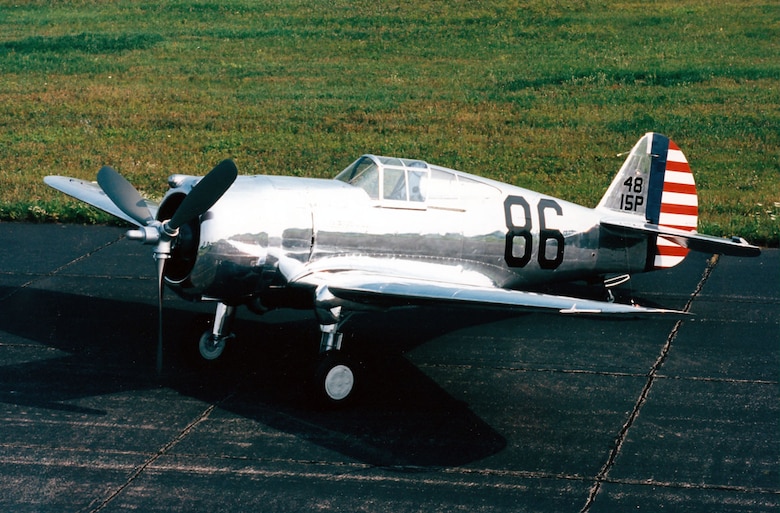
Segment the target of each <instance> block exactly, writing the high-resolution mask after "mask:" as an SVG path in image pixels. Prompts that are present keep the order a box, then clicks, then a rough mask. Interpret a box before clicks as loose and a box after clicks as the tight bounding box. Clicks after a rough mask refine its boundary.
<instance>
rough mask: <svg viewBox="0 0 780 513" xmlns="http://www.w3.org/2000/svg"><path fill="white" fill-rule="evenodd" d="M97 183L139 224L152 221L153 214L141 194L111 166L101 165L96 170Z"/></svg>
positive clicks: (142, 224)
mask: <svg viewBox="0 0 780 513" xmlns="http://www.w3.org/2000/svg"><path fill="white" fill-rule="evenodd" d="M97 181H98V184H100V188H101V189H103V192H105V193H106V196H108V197H109V198H110V199H111V201H113V202H114V204H115V205H116V206H117V207H119V210H121V211H122V212H124V213H125V214H127V215H128V216H130V217H131V218H133V219H134V220H135V221H136V222H137V223H138V225H139V226H146V225H147V224H149V223H150V222H152V221H154V216H152V212H151V211H150V210H149V207H147V206H146V202H144V199H143V198H142V197H141V194H140V193H139V192H138V191H137V190H136V188H135V187H133V185H132V184H131V183H130V182H128V181H127V180H126V179H125V177H123V176H122V175H120V174H119V173H117V172H116V171H115V170H114V169H113V168H112V167H109V166H103V167H102V168H100V171H98V175H97Z"/></svg>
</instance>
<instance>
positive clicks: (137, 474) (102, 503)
mask: <svg viewBox="0 0 780 513" xmlns="http://www.w3.org/2000/svg"><path fill="white" fill-rule="evenodd" d="M233 395H234V393H232V392H231V393H230V394H228V395H227V396H225V397H223V398H222V399H220V400H219V401H217V402H215V403H213V404H211V405H209V407H208V408H206V409H205V410H203V412H201V414H200V415H198V416H197V417H196V418H195V419H194V420H193V421H192V422H190V423H189V424H187V425H186V426H185V427H184V429H182V430H181V431H180V432H179V434H177V435H176V436H175V437H173V438H172V439H171V440H169V441H168V443H166V444H165V445H163V446H162V447H161V448H160V449H159V450H158V451H157V452H156V453H154V454H153V455H151V456H150V457H149V458H148V459H147V460H146V461H145V462H143V463H142V464H141V465H139V466H138V467H136V468H135V470H133V472H132V473H131V474H130V477H128V478H127V481H125V482H124V483H123V484H122V485H120V486H119V487H118V488H117V489H116V490H114V491H113V492H111V493H110V494H109V495H108V497H106V498H105V499H103V500H102V501H100V504H98V505H97V506H94V507H93V506H92V505H93V504H95V502H96V501H93V502H92V504H90V505H89V506H88V508H87V509H86V510H82V511H88V512H89V513H97V512H98V511H101V510H102V509H104V508H105V507H106V506H108V505H109V504H110V503H111V502H112V501H113V500H114V499H116V498H117V497H118V496H119V495H120V494H121V493H122V492H123V491H125V490H126V489H127V487H129V486H130V485H132V484H133V483H134V482H135V480H136V479H138V477H140V475H141V474H143V473H144V471H145V470H146V469H147V468H149V467H150V466H151V465H153V464H154V463H155V462H157V460H159V459H160V458H161V457H163V456H165V455H166V454H168V453H169V452H170V451H171V449H173V448H174V447H176V445H178V444H179V442H181V441H182V440H184V439H185V438H187V436H188V435H189V434H190V433H191V432H192V431H193V430H194V429H195V428H196V427H197V426H198V425H199V424H201V423H202V422H203V421H205V420H206V419H207V418H208V417H209V415H211V412H213V411H214V409H215V408H217V407H218V406H219V405H220V404H222V403H224V402H225V401H227V400H228V399H230V398H231V397H232V396H233Z"/></svg>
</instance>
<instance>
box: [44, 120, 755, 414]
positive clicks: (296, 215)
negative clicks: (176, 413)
mask: <svg viewBox="0 0 780 513" xmlns="http://www.w3.org/2000/svg"><path fill="white" fill-rule="evenodd" d="M44 181H45V183H46V184H48V185H49V186H51V187H53V188H55V189H57V190H59V191H61V192H64V193H66V194H68V195H70V196H73V197H75V198H77V199H79V200H81V201H84V202H86V203H88V204H90V205H93V206H95V207H97V208H99V209H101V210H103V211H105V212H107V213H109V214H112V215H114V216H116V217H118V218H120V219H123V220H125V221H128V222H130V223H132V224H134V225H136V228H135V229H131V230H130V231H128V232H127V238H128V239H132V240H137V241H141V242H143V243H145V244H149V245H152V246H154V251H153V254H154V257H155V260H156V262H157V276H158V292H159V293H158V297H159V301H158V304H159V314H160V315H159V317H160V321H159V322H160V324H159V333H158V343H157V371H158V373H160V372H161V371H162V352H163V337H162V311H163V310H162V302H163V299H162V298H163V287H164V285H167V286H168V287H169V288H170V289H172V290H173V291H175V292H176V293H177V294H178V295H179V296H181V297H182V298H185V299H187V300H193V301H210V302H214V303H216V313H215V317H214V322H213V325H212V328H211V329H210V330H207V331H205V332H204V333H203V335H202V336H201V337H200V339H199V341H198V346H199V352H200V354H201V356H202V357H203V358H205V359H206V360H214V359H216V358H218V357H219V356H220V355H221V354H222V352H223V350H224V348H225V345H226V343H227V342H228V341H229V340H230V339H231V338H232V337H233V333H232V331H231V329H232V328H231V326H232V324H233V320H234V318H235V315H236V309H237V308H238V307H239V306H241V305H246V306H247V307H248V308H249V309H250V310H251V311H253V312H255V313H260V314H262V313H264V312H266V311H268V310H271V309H276V308H306V309H313V311H314V314H315V316H316V319H317V322H318V323H319V326H320V331H321V341H320V346H319V353H320V355H319V364H318V367H317V371H316V372H315V379H314V383H315V386H316V390H315V393H316V394H317V395H318V396H319V397H320V398H321V399H322V400H323V401H325V402H326V403H329V404H332V405H340V404H344V403H346V402H348V401H349V400H350V399H351V398H352V397H354V395H355V394H354V390H355V385H356V368H355V365H354V364H353V363H352V362H351V360H350V359H349V358H348V354H346V352H345V351H344V350H343V349H342V340H343V327H344V324H345V322H346V321H347V319H348V318H349V317H350V315H351V314H353V313H355V312H358V311H366V310H369V311H371V310H380V311H381V310H383V309H389V308H392V307H398V306H403V307H405V306H410V305H411V306H415V305H445V306H447V305H452V306H457V305H462V306H480V307H495V308H502V309H509V310H518V311H545V312H551V313H557V314H562V315H580V314H582V315H618V316H629V317H632V316H643V315H656V314H674V315H683V314H685V312H680V311H675V310H668V309H663V308H655V307H643V306H639V305H636V304H619V303H616V302H614V296H613V295H612V293H611V291H610V289H611V288H612V287H615V286H616V285H619V284H621V283H624V282H625V281H627V280H628V279H630V276H631V275H632V274H636V273H643V272H648V271H656V270H661V269H668V268H670V267H673V266H675V265H677V264H679V263H680V262H681V261H682V260H683V259H684V258H685V256H686V255H687V254H688V252H689V251H691V250H692V251H701V252H705V253H717V254H724V255H735V256H743V257H752V256H757V255H759V254H760V249H759V248H758V247H756V246H753V245H750V244H749V243H747V241H745V240H744V239H741V238H738V237H733V238H731V239H723V238H719V237H712V236H708V235H702V234H699V233H697V231H696V228H697V220H698V199H697V192H696V185H695V182H694V178H693V174H692V172H691V169H690V166H689V164H688V161H687V159H686V158H685V155H684V154H683V153H682V151H681V150H680V148H679V147H678V146H677V145H676V144H675V143H674V142H673V141H671V140H670V139H669V138H668V137H666V136H664V135H661V134H658V133H653V132H649V133H647V134H645V135H644V136H643V137H641V138H640V139H639V141H638V142H637V143H636V145H635V146H634V147H633V149H632V150H631V151H630V152H629V154H628V157H627V158H626V160H625V162H624V163H623V165H622V166H621V167H620V169H619V171H618V173H617V175H616V176H615V178H614V179H613V181H612V183H611V185H610V186H609V188H608V189H607V191H606V193H605V194H604V197H603V198H602V199H601V201H600V202H599V203H598V205H597V206H596V207H595V208H588V207H585V206H581V205H577V204H574V203H570V202H567V201H564V200H561V199H558V198H554V197H552V196H548V195H545V194H540V193H538V192H534V191H531V190H527V189H523V188H520V187H517V186H514V185H509V184H505V183H501V182H497V181H494V180H490V179H487V178H482V177H479V176H475V175H471V174H467V173H463V172H460V171H456V170H454V169H449V168H446V167H441V166H436V165H432V164H429V163H427V162H425V161H422V160H416V159H404V158H394V157H384V156H377V155H363V156H361V157H359V158H358V159H357V160H356V161H354V162H353V163H351V164H350V165H349V166H347V167H346V168H345V169H344V170H343V171H341V172H340V173H339V174H338V175H336V177H335V178H334V179H321V178H300V177H288V176H268V175H257V176H238V171H237V168H236V165H235V164H234V163H233V161H231V160H224V161H222V162H221V163H219V164H218V165H217V166H216V167H215V168H214V169H212V170H211V172H209V173H208V174H207V175H206V176H204V177H202V178H201V177H198V176H190V175H183V174H174V175H172V176H170V177H169V179H168V184H169V187H170V189H169V191H168V192H167V193H166V194H165V196H164V197H163V199H162V201H161V202H159V204H157V203H154V202H152V201H149V200H146V199H144V198H143V197H142V196H141V194H140V193H139V192H138V191H137V190H136V189H135V188H134V187H133V186H132V185H131V184H130V183H129V182H128V181H127V180H126V179H125V178H124V177H122V176H121V175H120V174H119V173H118V172H117V171H115V170H114V169H113V168H111V167H108V166H104V167H103V168H101V169H100V171H99V172H98V174H97V183H94V182H86V181H82V180H79V179H75V178H68V177H63V176H48V177H46V178H45V179H44ZM583 280H584V281H586V282H588V283H591V284H592V283H597V284H600V286H602V287H603V288H604V290H605V291H606V296H607V297H606V298H605V300H603V301H600V300H593V299H582V298H576V297H567V296H560V295H554V294H549V293H547V294H544V293H538V292H533V291H531V289H533V288H534V287H538V286H540V285H544V284H550V283H560V282H574V281H583Z"/></svg>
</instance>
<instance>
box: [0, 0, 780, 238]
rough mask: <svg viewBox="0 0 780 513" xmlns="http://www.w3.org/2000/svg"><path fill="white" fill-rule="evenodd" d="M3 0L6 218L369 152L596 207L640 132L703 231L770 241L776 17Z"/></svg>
mask: <svg viewBox="0 0 780 513" xmlns="http://www.w3.org/2000/svg"><path fill="white" fill-rule="evenodd" d="M397 4H398V5H393V6H390V5H388V6H385V5H383V3H381V2H375V1H342V0H333V1H319V2H315V1H303V0H298V1H296V0H274V1H263V0H221V1H219V2H216V1H171V2H167V1H155V2H151V1H127V0H120V1H113V0H112V1H99V0H95V1H88V0H83V1H57V2H48V1H47V2H43V1H31V2H21V1H7V0H0V72H1V73H2V82H0V126H1V127H2V129H0V219H3V220H40V221H47V220H60V221H71V222H105V221H107V220H108V218H107V217H105V216H103V215H102V214H98V213H97V212H95V211H93V210H91V209H89V208H86V207H84V206H82V205H81V204H79V203H77V202H75V201H71V200H69V199H66V198H65V197H63V196H62V195H61V194H60V193H57V192H56V191H53V190H50V189H48V188H47V187H46V186H44V185H43V183H42V177H43V176H45V175H47V174H65V175H70V176H76V177H79V178H89V179H94V177H95V173H96V172H97V170H98V169H99V167H100V166H101V165H103V164H111V165H113V166H115V167H116V168H117V169H118V170H119V171H120V172H121V173H122V174H124V175H125V176H127V177H128V178H129V179H130V181H131V182H133V183H134V184H136V185H137V186H139V188H140V189H142V191H143V192H144V193H145V194H147V195H149V196H151V197H158V198H159V197H161V196H162V194H163V193H164V191H165V187H166V186H165V182H166V177H167V176H168V175H169V174H170V173H173V172H185V173H191V174H202V173H204V172H206V171H208V169H210V168H211V167H212V166H213V165H214V164H215V163H216V162H218V161H219V160H221V159H223V158H226V157H232V158H234V159H235V160H236V162H237V164H238V166H239V169H240V170H241V172H242V173H246V174H253V173H271V174H297V175H306V176H326V177H330V176H334V175H335V174H336V172H338V171H339V170H341V169H342V168H343V167H344V166H346V165H347V164H349V163H350V162H351V161H352V160H354V158H356V157H357V156H358V155H360V154H362V153H378V154H386V155H387V154H390V155H396V156H407V157H415V158H422V159H425V160H427V161H429V162H432V163H436V164H441V165H445V166H449V167H454V168H457V169H461V170H463V171H467V172H471V173H475V174H479V175H483V176H488V177H491V178H496V179H499V180H502V181H506V182H510V183H514V184H517V185H521V186H523V187H528V188H531V189H535V190H539V191H541V192H545V193H548V194H552V195H554V196H557V197H561V198H565V199H569V200H572V201H576V202H578V203H582V204H585V205H590V206H593V205H595V203H596V202H597V201H598V199H599V198H600V197H601V195H602V194H603V192H604V190H605V189H606V187H607V185H608V184H609V182H610V181H611V179H612V177H613V176H614V174H615V172H616V171H617V169H618V167H619V166H620V164H621V162H622V158H618V157H616V155H617V154H618V153H619V152H623V151H626V150H628V149H630V147H631V146H632V145H633V143H634V142H635V141H636V140H637V139H638V138H639V137H640V136H641V135H642V134H643V133H645V132H647V131H651V130H652V131H659V132H662V133H665V134H666V135H668V136H670V137H671V138H672V139H674V140H675V141H676V142H677V143H678V144H679V145H680V146H681V147H682V149H683V151H684V152H685V153H686V155H687V156H688V159H689V160H690V162H691V164H692V168H693V170H694V174H695V175H696V179H697V183H698V187H699V199H700V210H701V217H700V226H699V229H700V231H702V232H707V233H712V234H716V235H731V234H740V235H742V236H744V237H746V238H748V239H749V240H751V241H752V242H757V243H760V244H764V245H770V246H777V245H778V240H779V239H780V220H778V219H777V217H778V215H780V163H779V159H780V57H778V56H780V4H778V3H777V2H776V1H775V0H764V1H752V0H744V1H737V2H718V3H715V2H710V1H709V0H700V1H687V0H668V1H667V0H660V1H654V2H620V1H616V2H611V1H597V0H596V1H588V0H580V1H576V0H572V1H552V0H529V1H527V2H510V1H507V2H468V1H453V2H439V1H433V0H418V1H416V2H399V3H397Z"/></svg>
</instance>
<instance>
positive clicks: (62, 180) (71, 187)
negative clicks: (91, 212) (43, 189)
mask: <svg viewBox="0 0 780 513" xmlns="http://www.w3.org/2000/svg"><path fill="white" fill-rule="evenodd" d="M43 181H44V182H45V183H46V185H48V186H49V187H53V188H54V189H57V190H58V191H60V192H64V193H65V194H67V195H68V196H72V197H74V198H76V199H77V200H81V201H83V202H84V203H89V204H90V205H92V206H93V207H97V208H99V209H100V210H102V211H103V212H107V213H109V214H111V215H112V216H116V217H118V218H120V219H124V220H125V221H127V222H129V223H132V224H135V225H137V224H138V221H135V220H133V219H132V218H131V217H130V216H128V215H127V214H125V213H124V212H122V211H121V210H120V209H119V208H118V207H117V206H116V205H115V204H114V202H113V201H111V199H110V198H109V197H108V196H106V193H105V192H103V190H102V189H101V188H100V186H99V185H98V184H97V183H95V182H85V181H83V180H79V179H77V178H68V177H67V176H47V177H46V178H44V179H43ZM145 203H146V205H147V206H148V207H149V210H150V211H151V212H152V216H154V217H157V204H156V203H152V202H150V201H145Z"/></svg>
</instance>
